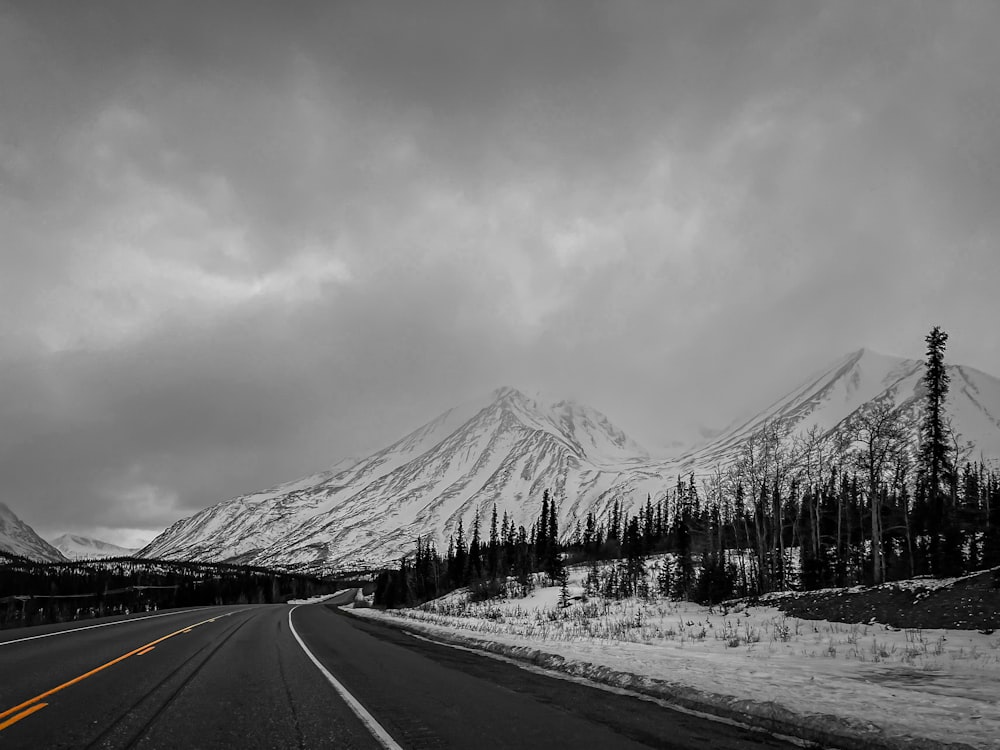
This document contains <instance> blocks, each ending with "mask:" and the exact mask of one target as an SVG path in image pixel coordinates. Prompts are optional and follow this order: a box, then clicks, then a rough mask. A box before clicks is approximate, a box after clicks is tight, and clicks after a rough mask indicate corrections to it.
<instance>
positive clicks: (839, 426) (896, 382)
mask: <svg viewBox="0 0 1000 750" xmlns="http://www.w3.org/2000/svg"><path fill="white" fill-rule="evenodd" d="M947 371H948V374H949V376H950V378H951V387H950V392H949V395H948V401H947V413H948V415H949V417H950V418H951V420H952V424H953V427H954V429H955V431H956V436H957V438H958V440H959V442H960V443H961V444H963V445H966V446H969V445H971V446H974V448H975V450H974V453H973V454H971V455H970V456H969V458H970V460H978V459H979V458H980V455H982V456H983V457H998V456H1000V380H998V379H997V378H994V377H992V376H991V375H987V374H986V373H983V372H980V371H978V370H975V369H973V368H971V367H964V366H961V365H948V367H947ZM923 373H924V364H923V362H921V361H919V360H914V359H903V358H900V357H890V356H887V355H884V354H879V353H877V352H873V351H871V350H869V349H860V350H858V351H856V352H852V353H850V354H848V355H846V356H845V357H842V358H840V359H839V360H837V361H836V362H834V363H833V364H832V365H831V366H830V367H828V368H826V369H824V370H822V371H820V372H818V373H815V374H814V375H812V376H811V377H809V378H807V379H806V380H805V381H804V382H803V383H802V385H800V386H799V387H797V388H795V389H793V390H792V391H790V392H789V393H788V394H787V395H785V396H784V397H782V398H780V399H778V400H777V401H775V402H774V403H773V404H771V405H769V406H768V407H767V408H765V409H763V410H762V411H760V412H759V413H757V414H755V415H754V416H753V417H751V418H749V419H746V420H741V421H739V422H737V423H735V424H733V425H731V426H729V427H728V428H726V429H725V430H723V431H722V433H720V434H719V435H717V436H716V437H715V438H713V439H712V440H711V441H709V442H708V443H706V444H705V445H702V446H699V447H696V448H694V449H692V450H689V451H687V452H686V453H684V454H683V455H682V456H681V457H680V459H679V463H680V464H681V465H682V466H685V467H691V468H696V469H698V470H703V471H708V470H710V469H711V468H712V467H715V466H719V465H725V464H728V463H730V462H731V461H732V460H734V459H735V458H736V456H737V455H738V454H739V451H740V448H741V446H742V445H743V444H744V442H745V441H746V440H747V439H748V438H749V437H750V436H752V435H754V434H756V433H758V432H760V431H761V430H762V429H763V428H764V426H765V425H768V424H772V425H775V424H776V425H777V426H778V428H779V430H780V431H781V432H783V433H787V434H790V435H802V434H804V433H805V432H807V431H808V430H809V429H810V428H813V427H815V428H818V429H819V430H820V432H821V433H823V434H826V435H830V436H834V435H837V434H838V433H840V432H842V431H844V430H845V429H846V428H847V426H848V425H849V424H850V423H851V421H852V418H854V417H856V416H857V415H859V414H861V413H863V412H865V411H866V410H867V409H870V408H871V407H872V405H873V404H875V403H877V402H881V401H885V400H888V401H890V402H891V403H892V404H893V405H894V406H895V407H896V408H897V409H899V410H900V411H901V412H903V413H904V414H905V415H907V416H909V417H910V418H911V419H910V428H911V431H912V432H913V435H912V437H913V439H916V432H915V431H916V418H917V417H918V412H919V406H920V401H921V399H922V398H923V395H924V390H923V385H922V383H921V379H922V378H923Z"/></svg>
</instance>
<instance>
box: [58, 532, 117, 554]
mask: <svg viewBox="0 0 1000 750" xmlns="http://www.w3.org/2000/svg"><path fill="white" fill-rule="evenodd" d="M52 546H53V547H55V548H56V549H57V550H59V551H60V552H61V553H62V554H63V556H64V557H66V558H68V559H70V560H83V559H94V558H98V557H127V556H129V555H131V554H133V553H134V552H136V550H135V549H128V548H126V547H119V546H118V545H117V544H111V543H110V542H104V541H101V540H100V539H93V538H91V537H89V536H80V535H79V534H63V535H62V536H60V537H57V538H55V539H53V540H52Z"/></svg>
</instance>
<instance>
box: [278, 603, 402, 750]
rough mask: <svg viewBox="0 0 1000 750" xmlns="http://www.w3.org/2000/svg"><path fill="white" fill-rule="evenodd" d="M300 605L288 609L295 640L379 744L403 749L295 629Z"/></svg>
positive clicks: (389, 749) (290, 626) (397, 749)
mask: <svg viewBox="0 0 1000 750" xmlns="http://www.w3.org/2000/svg"><path fill="white" fill-rule="evenodd" d="M300 606H301V605H296V606H294V607H292V608H291V609H290V610H289V611H288V627H289V629H290V630H291V631H292V635H294V636H295V640H297V641H298V642H299V645H300V646H301V647H302V650H303V651H305V652H306V656H308V657H309V658H310V659H311V660H312V663H313V664H315V665H316V668H317V669H318V670H319V671H320V672H322V673H323V676H324V677H326V679H327V681H328V682H329V683H330V684H331V685H333V689H334V690H336V691H337V694H338V695H340V697H341V698H343V699H344V703H346V704H347V705H348V707H349V708H350V709H351V710H352V711H353V712H354V714H355V716H357V717H358V718H359V719H361V721H362V723H363V724H364V725H365V726H366V727H368V731H369V732H371V733H372V735H373V736H374V737H375V739H376V740H378V742H379V744H380V745H382V747H384V748H385V750H403V748H402V747H401V746H400V745H398V744H397V743H396V740H394V739H393V738H392V737H390V736H389V733H388V732H387V731H385V727H383V726H382V725H381V724H379V723H378V721H376V719H375V717H374V716H372V715H371V714H370V713H368V709H366V708H365V707H364V706H362V705H361V704H360V703H359V702H358V699H357V698H355V697H354V696H353V695H351V693H350V692H349V691H348V690H347V688H345V687H344V686H343V685H342V684H341V682H340V680H338V679H337V678H336V677H334V676H333V675H332V674H330V671H329V670H328V669H327V668H326V667H324V666H323V665H322V664H321V663H320V661H319V659H317V658H316V657H315V656H314V655H313V652H312V651H310V650H309V648H308V647H307V646H306V644H305V642H304V641H303V640H302V638H301V637H300V636H299V634H298V631H296V630H295V625H293V624H292V612H294V611H295V610H297V609H298V608H299V607H300Z"/></svg>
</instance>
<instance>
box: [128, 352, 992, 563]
mask: <svg viewBox="0 0 1000 750" xmlns="http://www.w3.org/2000/svg"><path fill="white" fill-rule="evenodd" d="M922 368H923V364H922V363H921V362H920V361H918V360H908V359H904V358H899V357H891V356H888V355H882V354H879V353H877V352H873V351H871V350H870V349H859V350H856V351H854V352H851V353H849V354H847V355H845V356H843V357H840V358H838V359H837V360H835V361H834V362H833V363H831V365H829V366H828V367H826V368H825V369H822V370H818V371H817V372H815V373H813V374H812V375H810V376H809V377H808V378H805V379H804V380H803V381H802V383H800V384H799V386H797V387H796V388H793V389H791V390H790V391H789V392H788V393H787V394H786V395H785V396H783V397H782V398H779V399H776V400H774V401H773V402H772V403H771V404H770V405H768V406H767V407H765V408H764V409H763V410H762V411H760V412H758V413H757V414H756V415H754V416H752V417H750V418H748V419H744V420H737V421H736V422H734V423H733V424H732V425H730V426H729V427H727V428H725V429H723V430H722V431H720V432H719V433H718V435H716V436H715V437H714V438H712V439H710V440H709V441H708V442H707V443H705V444H703V445H702V446H700V447H695V448H693V449H689V450H688V451H686V452H685V453H683V454H681V455H680V456H679V457H677V458H674V459H661V458H653V457H651V456H650V454H649V453H648V452H647V451H646V450H645V448H644V447H643V446H641V445H640V444H639V443H637V442H636V441H634V440H632V439H631V438H630V437H629V436H628V435H627V434H626V433H625V432H624V431H622V430H621V429H619V428H618V427H616V426H615V425H614V424H613V423H612V422H611V420H610V419H608V418H607V417H606V416H604V415H603V414H602V413H601V412H598V411H597V410H595V409H592V408H590V407H587V406H585V405H582V404H578V403H576V402H574V401H569V400H564V399H562V400H556V399H551V398H543V397H536V398H532V397H530V396H527V395H526V394H524V393H522V392H521V391H519V390H517V389H515V388H511V387H502V388H498V389H496V390H494V391H493V392H492V393H491V394H489V396H488V397H487V398H485V399H480V400H478V401H472V402H468V403H466V404H463V405H461V406H458V407H455V408H453V409H449V410H447V411H445V412H443V413H442V414H440V415H439V416H438V417H436V418H435V419H432V420H430V421H429V422H427V423H426V424H424V425H422V426H420V427H418V428H417V429H416V430H413V431H411V432H410V433H408V434H406V435H404V436H403V437H402V438H400V439H399V440H397V441H396V442H394V443H392V444H391V445H389V446H387V447H386V448H383V449H382V450H380V451H376V452H375V453H373V454H372V455H370V456H368V457H366V458H362V459H360V460H357V461H354V460H351V461H348V462H346V463H344V464H343V465H340V466H338V467H335V468H333V469H331V470H328V471H326V472H320V473H319V474H314V475H312V476H310V477H305V478H302V479H299V480H294V481H292V482H288V483H285V484H282V485H278V486H277V487H274V488H271V489H270V490H265V491H263V492H258V493H250V494H249V495H243V496H241V497H238V498H233V499H231V500H227V501H224V502H222V503H219V504H217V505H214V506H212V507H210V508H207V509H205V510H203V511H201V512H199V513H197V514H195V515H193V516H190V517H188V518H186V519H182V520H180V521H178V522H177V523H175V524H173V525H172V526H171V527H170V528H169V529H167V530H165V531H164V532H163V534H161V535H159V536H158V537H157V538H156V539H154V540H153V541H152V542H151V543H150V544H149V545H147V547H145V548H144V549H143V550H141V551H140V553H139V554H140V555H145V556H149V557H161V558H171V557H173V558H177V559H192V560H204V561H211V560H233V561H240V562H247V563H254V564H261V565H271V566H278V567H297V566H305V567H322V566H330V567H351V566H362V565H377V564H383V563H385V562H387V561H390V560H392V559H395V558H398V557H399V556H400V555H403V554H405V553H407V552H408V551H410V549H411V548H412V545H413V543H414V540H415V539H416V538H417V537H418V536H423V537H425V538H429V539H432V540H434V541H435V542H436V543H437V544H439V545H443V544H445V543H446V541H447V538H448V536H449V535H450V534H453V533H455V531H456V529H457V527H458V524H459V522H461V523H462V524H463V525H464V526H465V528H466V529H469V528H470V527H471V525H472V523H473V521H474V519H475V517H476V515H477V514H478V515H479V517H480V519H481V520H482V522H483V523H485V522H486V519H487V518H488V514H489V513H490V512H491V510H492V507H493V505H494V504H495V505H496V507H497V508H498V512H499V513H501V514H503V513H505V512H506V513H507V514H508V515H509V517H510V519H511V520H512V522H514V523H515V524H517V525H524V526H525V527H527V526H530V524H531V523H532V522H533V520H534V518H535V517H536V516H537V513H538V510H539V506H540V503H541V495H542V491H543V490H544V489H548V490H549V491H550V493H551V495H552V497H553V499H554V500H555V502H556V505H557V509H558V516H559V524H560V528H561V529H563V530H564V531H567V532H568V531H570V530H571V529H572V526H573V525H574V524H575V522H577V521H580V520H582V519H583V518H584V517H585V516H586V514H587V513H588V512H594V513H595V515H598V516H599V517H600V516H602V515H603V514H604V513H606V511H607V510H608V508H609V507H610V506H611V504H612V503H614V502H615V501H621V502H622V503H623V504H624V506H625V508H626V509H631V510H634V509H635V508H636V507H637V505H638V504H640V503H644V502H645V500H646V498H647V496H649V495H652V496H653V497H654V498H656V497H659V496H662V494H663V492H665V491H666V489H667V488H668V487H670V486H672V484H673V482H674V481H675V480H676V477H677V476H678V475H681V474H688V473H690V472H696V473H709V472H711V471H713V470H714V469H716V468H717V467H720V466H724V465H726V464H728V463H730V462H732V461H734V460H735V459H736V458H737V457H738V456H739V452H740V450H741V447H742V446H743V445H744V444H745V441H746V440H748V439H749V438H750V437H751V436H752V435H754V434H756V433H757V432H758V431H760V430H762V429H764V427H765V426H766V425H778V426H780V428H781V430H782V432H784V433H786V434H788V435H794V434H802V433H804V432H805V431H806V430H808V429H809V428H810V427H817V428H819V429H820V430H821V431H823V432H824V433H825V434H828V435H835V434H836V433H837V431H838V430H844V429H846V425H849V424H850V420H852V419H854V418H856V417H857V415H858V414H861V413H863V411H864V410H865V409H869V408H871V406H872V404H874V403H875V402H876V401H879V400H884V399H891V400H892V402H893V404H894V405H895V407H896V408H897V409H900V410H901V411H903V412H904V413H907V414H909V415H910V416H912V415H913V414H915V409H916V408H917V406H918V402H919V398H920V395H921V393H922V391H921V389H922V383H921V381H920V375H921V373H922ZM948 371H949V374H951V376H952V391H951V393H950V395H949V409H950V410H951V413H952V414H953V415H954V419H955V423H956V424H957V425H958V426H959V428H960V431H964V432H965V433H966V434H965V435H964V436H963V439H968V440H971V441H972V442H973V443H975V444H976V445H977V446H978V447H979V448H980V450H982V451H984V452H985V453H986V455H988V456H990V457H1000V380H998V379H996V378H994V377H993V376H990V375H987V374H986V373H981V372H979V371H977V370H974V369H973V368H968V367H964V366H960V365H949V370H948ZM912 421H913V420H911V422H912Z"/></svg>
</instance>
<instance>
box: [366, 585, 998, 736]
mask: <svg viewBox="0 0 1000 750" xmlns="http://www.w3.org/2000/svg"><path fill="white" fill-rule="evenodd" d="M584 574H585V571H584V570H582V569H577V570H574V571H572V575H571V579H570V587H569V590H570V594H571V596H572V597H573V600H572V603H571V604H570V605H569V606H567V607H565V608H563V607H560V606H559V600H560V589H559V588H558V587H546V588H539V589H536V590H534V591H533V592H532V593H531V594H529V595H528V596H527V597H525V598H523V599H505V600H499V601H498V600H493V601H488V602H480V603H470V602H468V601H467V597H466V596H465V595H464V594H462V593H454V594H451V595H449V596H447V597H444V598H442V599H439V600H437V601H434V602H430V603H428V604H426V605H424V606H422V607H420V608H418V609H409V610H397V611H380V610H374V609H359V610H357V612H356V614H358V615H361V616H364V617H371V618H383V619H389V620H396V621H398V620H400V619H402V620H405V621H407V624H408V625H409V626H410V627H416V628H418V629H419V630H421V631H422V632H424V633H425V634H426V635H428V636H430V637H433V636H434V635H438V636H441V637H449V636H452V637H454V636H461V639H462V640H463V641H464V642H468V641H469V639H470V638H471V639H475V640H478V641H482V642H487V643H489V642H492V643H496V644H501V645H503V646H506V647H514V648H516V647H528V648H530V649H533V650H538V651H541V652H544V653H546V654H552V655H555V656H558V657H562V658H563V659H566V660H568V661H571V662H581V663H583V664H590V665H594V666H595V667H597V668H605V669H606V670H614V671H615V672H622V673H629V674H632V675H636V676H638V677H639V679H640V681H641V684H645V681H648V682H649V683H650V684H655V683H658V684H660V685H663V684H664V683H666V684H667V685H668V686H669V687H671V688H673V689H674V692H675V693H676V692H677V689H678V688H680V689H682V690H684V691H693V692H696V693H697V694H699V697H700V699H704V700H705V701H707V702H709V703H712V704H713V705H715V704H721V705H726V706H729V707H730V708H732V707H737V708H739V707H742V706H745V707H746V708H747V709H748V710H749V711H754V712H756V713H758V714H762V715H768V714H771V713H774V708H775V706H774V705H773V704H777V706H779V707H781V708H784V709H788V710H789V711H791V712H793V713H794V714H796V715H797V717H796V723H798V722H799V721H801V723H802V724H809V723H812V724H814V725H817V726H819V725H822V724H824V723H829V721H830V717H836V719H835V721H836V722H837V723H841V724H844V723H847V724H850V725H851V726H853V727H854V729H855V730H857V731H858V732H860V733H863V734H869V733H871V732H872V731H874V728H875V727H877V728H879V729H881V730H882V732H884V733H885V735H886V736H890V737H895V738H900V739H902V738H906V737H910V738H927V739H932V740H937V741H942V742H951V743H956V742H957V743H965V744H967V745H970V746H974V747H986V748H1000V633H998V634H991V635H984V634H982V633H979V632H976V631H965V630H908V629H903V630H896V629H893V628H890V627H886V626H884V625H880V624H877V623H872V624H868V625H851V624H845V623H839V622H828V621H825V620H800V619H798V618H793V617H786V616H785V615H784V614H782V613H781V612H780V611H779V610H778V609H776V608H774V607H769V606H755V607H745V608H742V607H734V608H732V609H724V608H719V607H715V608H709V607H702V606H699V605H696V604H691V603H688V602H672V601H667V600H659V601H652V602H647V601H642V600H637V599H626V600H623V601H614V600H605V599H603V598H590V599H589V600H587V599H585V598H584V596H583V585H582V578H583V576H584ZM563 668H564V669H565V667H563ZM570 671H574V672H576V673H586V670H583V671H582V672H581V670H578V669H572V668H571V669H570ZM633 684H634V683H633ZM752 704H756V706H754V705H752ZM779 711H780V709H779Z"/></svg>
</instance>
